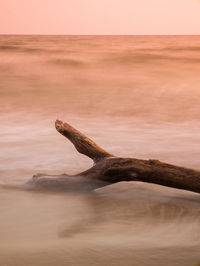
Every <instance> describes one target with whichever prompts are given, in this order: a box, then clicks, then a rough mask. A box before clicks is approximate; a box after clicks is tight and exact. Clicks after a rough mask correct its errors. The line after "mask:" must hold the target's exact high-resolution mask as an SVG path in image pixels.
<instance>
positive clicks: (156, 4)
mask: <svg viewBox="0 0 200 266" xmlns="http://www.w3.org/2000/svg"><path fill="white" fill-rule="evenodd" d="M0 34H200V1H198V0H2V1H1V3H0Z"/></svg>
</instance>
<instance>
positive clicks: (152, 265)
mask: <svg viewBox="0 0 200 266" xmlns="http://www.w3.org/2000/svg"><path fill="white" fill-rule="evenodd" d="M56 119H61V120H63V121H66V122H67V123H69V124H71V125H72V126H74V127H75V128H77V129H78V130H80V131H81V132H83V133H84V134H85V135H87V136H88V137H90V138H91V139H92V140H94V141H95V142H96V143H98V145H100V146H101V147H103V148H104V149H106V150H107V151H108V152H110V153H112V154H114V155H116V156H119V157H133V158H139V159H157V160H160V161H164V162H167V163H171V164H175V165H180V166H184V167H189V168H194V169H198V170H200V133H199V132H200V36H123V35H120V36H87V35H83V36H77V35H73V36H68V35H66V36H64V35H0V125H1V130H0V266H55V265H59V266H65V265H66V266H161V265H162V266H168V265H170V266H180V265H181V266H197V265H200V196H199V194H197V193H193V192H189V191H184V190H178V189H174V188H167V187H164V186H159V185H155V184H151V183H143V182H120V183H117V184H113V185H108V186H105V187H103V188H98V189H96V190H94V191H91V192H88V193H82V192H81V191H78V192H77V191H76V187H74V191H71V192H68V191H62V192H61V191H60V192H59V191H58V192H52V191H48V189H47V190H45V191H35V190H34V191H32V190H26V189H24V187H23V184H24V183H26V182H27V181H28V180H30V179H31V178H32V176H33V175H34V174H36V173H46V174H62V173H68V174H77V173H79V172H81V171H84V170H86V169H88V168H89V167H91V166H92V164H93V162H92V161H91V159H89V158H88V157H86V156H84V155H82V154H80V153H78V152H77V151H76V149H75V148H74V146H73V145H72V144H71V143H70V142H69V141H68V140H67V139H66V138H64V137H63V136H61V135H60V134H59V133H58V132H57V131H56V130H55V126H54V123H55V120H56ZM15 186H16V187H17V188H16V189H15Z"/></svg>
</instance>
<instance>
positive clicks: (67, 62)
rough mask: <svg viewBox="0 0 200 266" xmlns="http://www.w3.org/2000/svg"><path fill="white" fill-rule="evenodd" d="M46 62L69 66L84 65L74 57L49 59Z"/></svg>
mask: <svg viewBox="0 0 200 266" xmlns="http://www.w3.org/2000/svg"><path fill="white" fill-rule="evenodd" d="M48 63H53V64H56V65H59V66H69V67H82V66H83V65H84V63H83V62H82V61H79V60H75V59H65V58H63V59H62V58H60V59H52V60H49V61H48Z"/></svg>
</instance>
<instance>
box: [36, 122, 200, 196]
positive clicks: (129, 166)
mask: <svg viewBox="0 0 200 266" xmlns="http://www.w3.org/2000/svg"><path fill="white" fill-rule="evenodd" d="M55 127H56V129H57V131H58V132H59V133H61V134H62V135H63V136H65V137H66V138H68V139H69V140H70V141H71V142H72V143H73V144H74V146H75V148H76V149H77V150H78V151H79V152H80V153H82V154H84V155H86V156H88V157H90V158H91V159H93V161H94V166H93V167H91V168H90V169H88V170H86V171H84V172H82V173H79V174H77V175H73V176H69V175H66V174H63V175H60V176H54V178H53V179H52V178H51V179H48V180H49V184H51V185H55V186H56V185H57V184H59V185H62V184H63V185H64V186H68V185H69V184H70V182H71V181H72V180H73V181H72V182H77V183H78V182H79V179H74V178H77V177H79V178H80V177H83V178H86V180H87V182H88V180H91V181H95V180H96V183H95V185H94V186H92V188H97V187H102V186H104V185H105V184H111V183H116V182H120V181H143V182H148V183H155V184H159V185H163V186H168V187H174V188H179V189H185V190H190V191H194V192H197V193H200V171H197V170H193V169H188V168H184V167H179V166H175V165H171V164H167V163H163V162H160V161H158V160H139V159H135V158H120V157H116V156H114V155H113V154H110V153H108V152H107V151H105V150H104V149H102V148H101V147H99V146H98V145H97V144H96V143H94V142H93V141H92V140H90V139H89V138H87V137H86V136H85V135H83V134H82V133H81V132H79V131H78V130H76V129H75V128H73V127H72V126H70V125H69V124H68V123H65V122H62V121H60V120H56V122H55ZM72 178H73V179H72ZM33 180H34V182H35V184H44V183H45V180H47V179H46V178H45V175H36V176H34V177H33ZM75 180H76V181H75ZM69 181H70V182H69ZM99 181H102V182H99Z"/></svg>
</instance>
